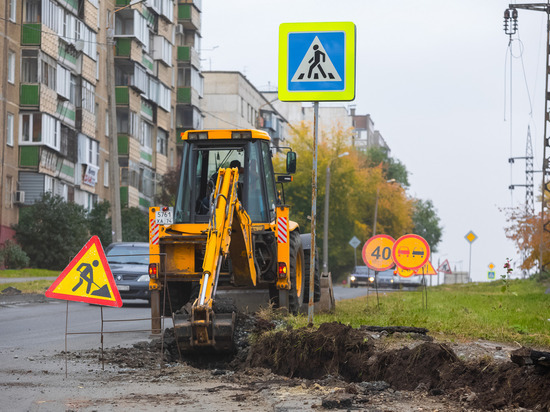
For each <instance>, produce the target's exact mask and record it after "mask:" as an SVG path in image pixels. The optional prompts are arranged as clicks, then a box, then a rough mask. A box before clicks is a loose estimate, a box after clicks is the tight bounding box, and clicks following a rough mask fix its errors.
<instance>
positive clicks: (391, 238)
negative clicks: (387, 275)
mask: <svg viewBox="0 0 550 412" xmlns="http://www.w3.org/2000/svg"><path fill="white" fill-rule="evenodd" d="M378 238H383V239H390V240H391V241H392V242H394V244H395V239H394V238H393V237H391V236H390V235H375V236H373V237H371V238H370V239H369V240H367V241H366V242H365V244H364V245H363V249H361V257H362V258H363V262H364V263H365V265H367V266H368V267H369V268H370V269H372V270H375V271H377V272H382V271H384V270H388V269H391V268H393V267H394V266H395V261H394V260H393V247H392V255H391V261H392V264H391V265H390V266H387V267H383V268H376V267H374V266H372V265H370V264H369V263H368V262H367V260H366V259H365V249H366V248H367V246H368V245H369V244H370V243H371V242H373V241H375V240H377V239H378Z"/></svg>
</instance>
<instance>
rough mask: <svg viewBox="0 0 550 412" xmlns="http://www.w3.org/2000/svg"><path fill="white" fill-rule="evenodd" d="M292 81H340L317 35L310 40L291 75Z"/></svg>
mask: <svg viewBox="0 0 550 412" xmlns="http://www.w3.org/2000/svg"><path fill="white" fill-rule="evenodd" d="M291 81H292V82H339V81H342V79H341V78H340V75H339V74H338V71H337V70H336V68H335V67H334V65H333V64H332V61H331V60H330V57H329V55H328V54H327V52H326V50H325V48H324V47H323V45H322V44H321V41H320V40H319V37H317V36H315V39H313V41H312V42H311V45H310V46H309V49H308V50H307V53H306V55H305V56H304V58H303V59H302V62H301V63H300V66H298V70H296V73H294V76H292V80H291Z"/></svg>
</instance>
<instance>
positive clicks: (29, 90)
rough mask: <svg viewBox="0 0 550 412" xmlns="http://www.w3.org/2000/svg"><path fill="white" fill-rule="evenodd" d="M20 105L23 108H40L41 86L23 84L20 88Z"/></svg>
mask: <svg viewBox="0 0 550 412" xmlns="http://www.w3.org/2000/svg"><path fill="white" fill-rule="evenodd" d="M19 104H20V105H21V106H22V107H25V108H29V107H31V106H32V107H38V106H39V105H40V85H39V84H22V85H21V86H20V88H19Z"/></svg>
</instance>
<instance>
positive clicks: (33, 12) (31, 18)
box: [23, 0, 42, 23]
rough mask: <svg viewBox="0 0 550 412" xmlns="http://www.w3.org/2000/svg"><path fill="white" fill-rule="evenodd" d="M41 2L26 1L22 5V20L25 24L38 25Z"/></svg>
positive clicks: (37, 0) (36, 0) (35, 0)
mask: <svg viewBox="0 0 550 412" xmlns="http://www.w3.org/2000/svg"><path fill="white" fill-rule="evenodd" d="M41 6H42V5H41V0H26V1H25V2H24V3H23V20H24V22H25V23H40V8H41Z"/></svg>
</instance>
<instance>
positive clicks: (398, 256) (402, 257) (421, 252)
mask: <svg viewBox="0 0 550 412" xmlns="http://www.w3.org/2000/svg"><path fill="white" fill-rule="evenodd" d="M392 257H393V261H394V262H395V264H396V265H397V266H399V267H400V268H402V269H410V270H414V269H418V268H421V267H422V266H424V264H425V263H426V262H427V261H428V259H429V258H430V245H428V242H426V240H425V239H424V238H423V237H422V236H418V235H405V236H401V237H400V238H399V239H397V240H396V241H395V243H394V244H393V249H392Z"/></svg>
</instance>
